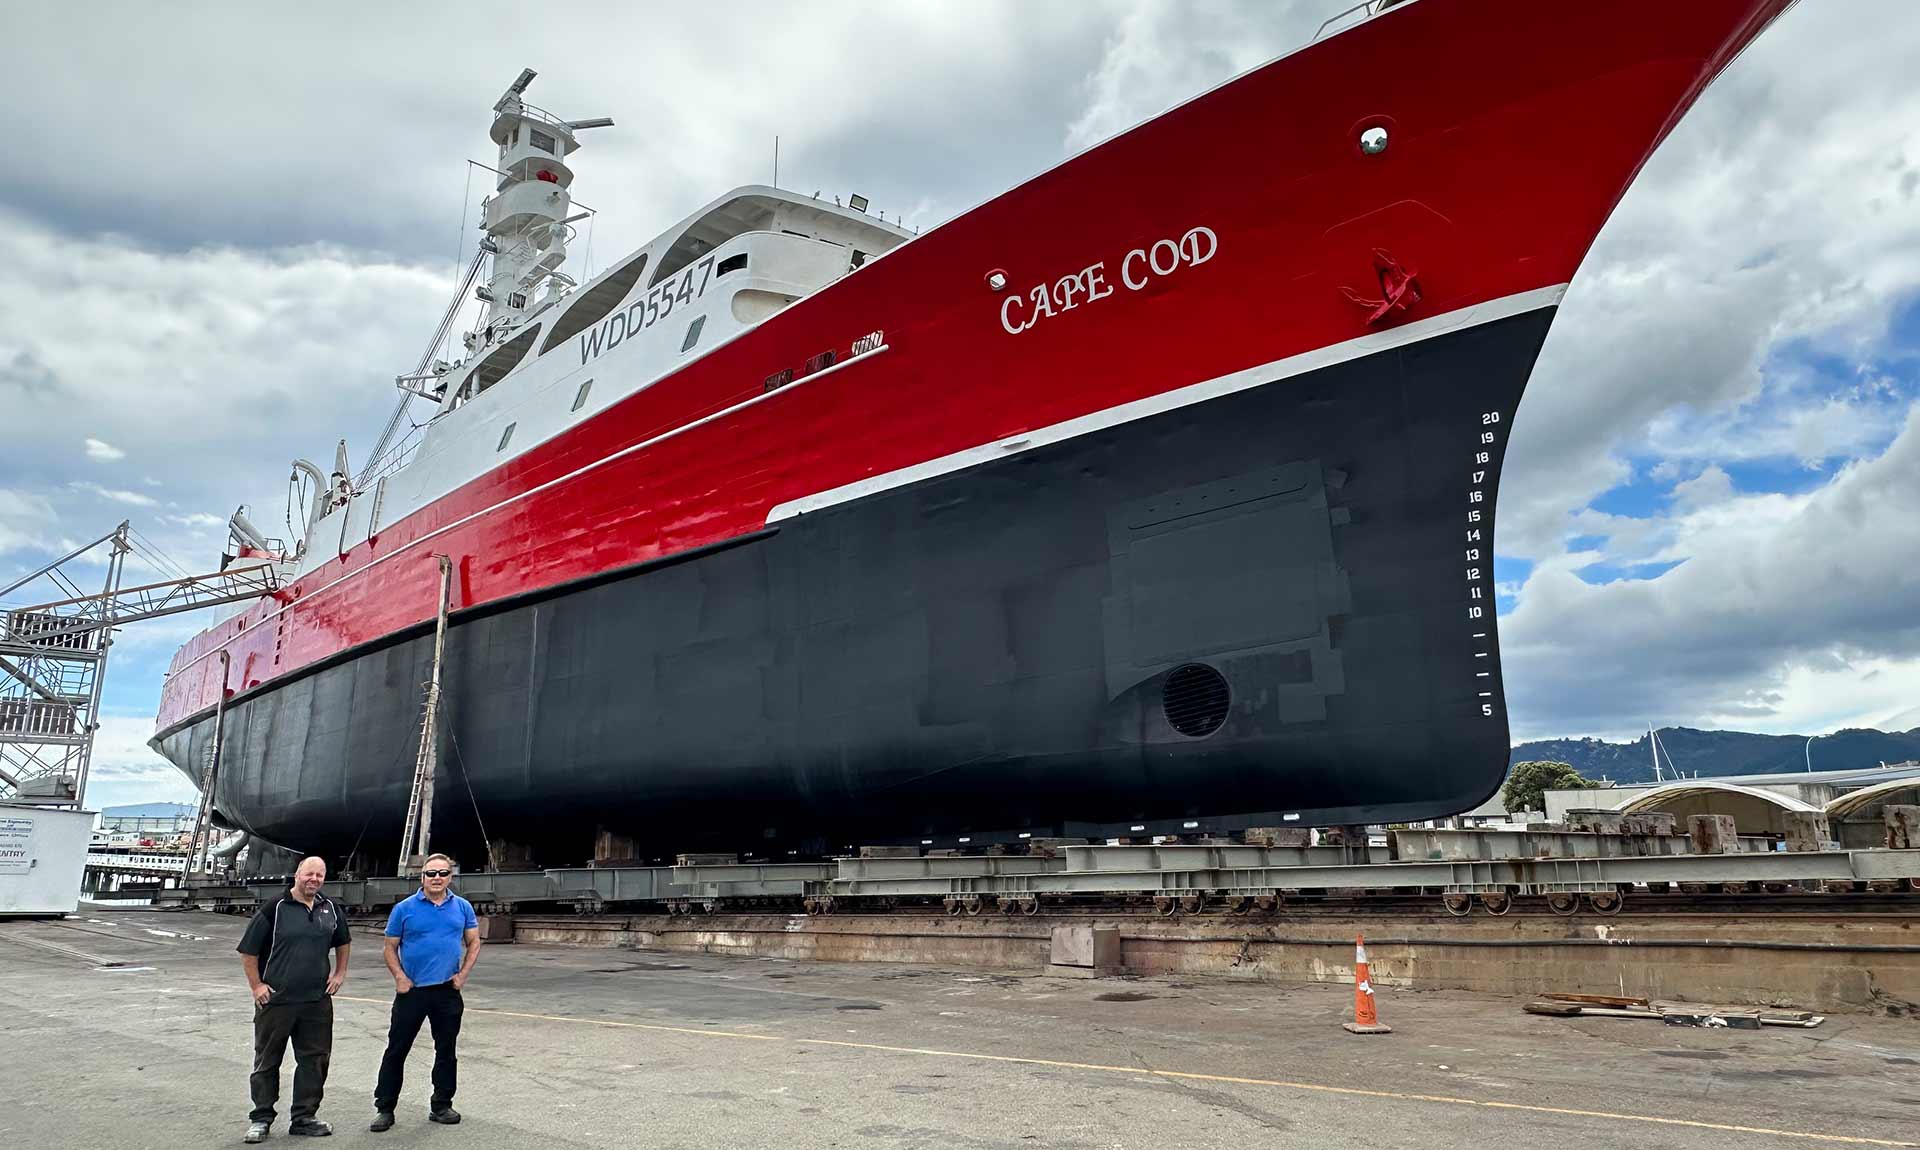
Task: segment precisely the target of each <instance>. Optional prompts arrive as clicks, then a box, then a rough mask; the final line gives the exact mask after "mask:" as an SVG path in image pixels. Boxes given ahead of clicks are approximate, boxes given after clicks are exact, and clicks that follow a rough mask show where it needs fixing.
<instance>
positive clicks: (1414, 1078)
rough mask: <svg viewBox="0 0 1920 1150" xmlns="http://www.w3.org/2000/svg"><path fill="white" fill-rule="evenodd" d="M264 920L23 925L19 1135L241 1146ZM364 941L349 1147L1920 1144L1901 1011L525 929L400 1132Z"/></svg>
mask: <svg viewBox="0 0 1920 1150" xmlns="http://www.w3.org/2000/svg"><path fill="white" fill-rule="evenodd" d="M243 925H244V924H243V921H242V920H240V919H238V918H233V917H224V916H218V915H209V914H198V913H165V912H154V911H89V912H88V913H86V914H84V915H82V916H81V917H79V918H76V919H69V920H66V921H64V922H58V923H6V924H0V1070H3V1072H4V1079H0V1081H4V1083H5V1101H4V1105H0V1146H7V1147H21V1148H31V1150H43V1148H46V1150H52V1148H65V1147H89V1148H92V1147H100V1148H108V1147H111V1148H114V1150H142V1148H146V1147H155V1148H158V1147H178V1146H223V1145H229V1144H238V1142H239V1135H240V1133H241V1131H242V1129H243V1128H244V1126H245V1113H246V1109H247V1099H246V1075H247V1068H248V1066H247V1064H248V1052H249V1051H248V1046H249V1033H250V1028H249V1016H250V1012H251V1007H250V1004H249V1001H248V997H247V994H246V989H245V985H244V982H243V980H242V979H241V976H240V972H239V963H238V961H237V959H236V957H235V955H234V953H233V944H234V942H235V941H236V940H237V939H238V937H239V933H240V930H241V928H242V926H243ZM357 940H358V941H357V945H356V954H355V956H354V962H353V971H352V976H351V978H350V980H349V982H348V984H347V986H346V988H345V990H344V991H343V992H342V994H341V996H340V998H339V1000H338V1001H337V1005H336V1034H335V1045H334V1057H333V1067H332V1074H331V1078H330V1080H329V1083H328V1095H327V1102H326V1104H325V1105H324V1106H323V1108H322V1111H321V1115H322V1117H325V1118H328V1119H330V1120H331V1121H332V1122H334V1123H335V1126H336V1129H337V1130H338V1134H337V1135H336V1137H335V1139H334V1140H333V1141H332V1142H330V1143H326V1145H337V1146H346V1145H353V1146H385V1147H418V1146H438V1147H456V1146H458V1147H468V1148H472V1150H492V1148H505V1147H524V1146H541V1147H562V1148H572V1147H599V1146H635V1147H655V1146H659V1147H679V1146H685V1147H729V1148H731V1147H762V1146H764V1147H779V1148H780V1150H814V1148H826V1147H839V1148H846V1150H869V1148H872V1150H882V1148H891V1147H916V1148H917V1147H925V1148H929V1150H931V1148H935V1147H938V1148H941V1150H950V1148H951V1150H973V1148H985V1147H1033V1146H1040V1147H1062V1148H1083V1147H1084V1148H1089V1150H1091V1148H1096V1147H1097V1148H1100V1150H1109V1148H1131V1147H1141V1148H1151V1150H1164V1148H1167V1147H1234V1148H1236V1150H1239V1148H1243V1147H1246V1146H1249V1145H1275V1146H1313V1147H1316V1148H1318V1147H1349V1146H1350V1147H1380V1146H1415V1145H1418V1146H1422V1147H1432V1148H1449V1147H1473V1148H1475V1150H1480V1148H1483V1147H1485V1146H1488V1145H1503V1144H1504V1145H1535V1146H1539V1145H1561V1146H1580V1147H1636V1148H1637V1147H1648V1146H1662V1147H1668V1146H1670V1147H1701V1148H1704V1147H1740V1148H1742V1150H1750V1148H1756V1147H1776V1146H1777V1147H1788V1146H1801V1147H1806V1146H1863V1145H1864V1146H1920V1021H1915V1020H1913V1019H1912V1018H1909V1017H1890V1016H1888V1015H1887V1014H1885V1013H1874V1012H1853V1013H1846V1014H1839V1015H1835V1016H1832V1017H1830V1018H1829V1019H1828V1021H1827V1022H1826V1024H1825V1025H1823V1026H1821V1027H1820V1028H1818V1029H1815V1030H1808V1031H1799V1030H1771V1029H1769V1030H1762V1031H1757V1032H1755V1031H1727V1030H1714V1031H1706V1030H1693V1029H1678V1028H1671V1027H1666V1026H1662V1025H1661V1024H1659V1023H1657V1022H1649V1021H1640V1020H1626V1019H1606V1018H1578V1019H1556V1018H1544V1017H1538V1016H1533V1015H1528V1014H1525V1013H1523V1012H1522V1011H1521V1009H1520V1007H1521V1003H1522V1001H1524V1000H1523V999H1520V998H1515V997H1510V996H1497V995H1490V994H1484V993H1471V992H1459V991H1425V992H1422V991H1413V990H1395V989H1391V988H1389V989H1386V990H1384V991H1383V992H1382V995H1381V1000H1380V1003H1381V1005H1380V1009H1381V1014H1382V1017H1383V1020H1384V1021H1386V1022H1389V1023H1391V1024H1392V1025H1393V1026H1394V1028H1395V1032H1394V1033H1393V1034H1392V1035H1387V1036H1369V1037H1356V1036H1352V1035H1348V1034H1345V1033H1344V1032H1343V1031H1341V1029H1340V1022H1341V1020H1342V1018H1343V1017H1344V1016H1345V1015H1346V1013H1347V1012H1348V1010H1349V1009H1350V1005H1351V1000H1352V994H1351V989H1350V988H1349V987H1345V986H1338V985H1324V984H1319V985H1316V984H1311V983H1308V984H1297V985H1293V984H1275V983H1271V982H1260V981H1252V980H1244V979H1240V980H1236V979H1226V978H1220V977H1214V976H1199V975H1171V976H1161V977H1141V978H1128V979H1113V978H1108V979H1087V980H1080V979H1059V978H1050V977H1045V976H1039V975H1011V974H1003V973H996V972H993V971H991V970H988V969H983V968H978V967H971V968H960V967H936V966H924V965H906V964H839V963H823V962H796V961H790V960H785V959H778V958H768V957H745V956H734V955H713V954H680V953H666V952H658V951H641V950H631V949H619V948H582V947H568V946H560V945H554V944H529V943H526V942H518V943H514V944H511V945H498V946H489V947H488V948H487V950H486V951H485V952H484V953H483V955H482V957H481V960H480V966H479V969H478V972H477V974H476V975H475V978H474V980H473V982H472V983H471V984H470V985H469V987H468V991H467V1004H468V1012H467V1017H466V1024H465V1031H464V1033H463V1036H462V1043H461V1093H460V1097H459V1099H458V1104H459V1107H460V1109H461V1110H462V1111H463V1112H464V1113H465V1114H466V1122H465V1123H463V1124H462V1125H460V1126H458V1127H437V1126H430V1125H428V1124H427V1123H426V1121H425V1097H426V1095H425V1079H426V1072H427V1065H428V1057H429V1056H428V1043H427V1041H426V1040H425V1037H424V1035H423V1037H422V1041H421V1043H420V1046H419V1047H418V1048H417V1049H416V1051H415V1056H414V1059H413V1062H412V1064H411V1065H410V1067H409V1083H408V1093H407V1096H406V1098H405V1100H404V1102H403V1104H402V1107H401V1112H400V1125H399V1126H398V1127H396V1129H394V1130H393V1131H391V1132H388V1133H386V1134H372V1133H369V1132H368V1131H367V1130H366V1129H365V1119H366V1118H367V1117H368V1116H369V1109H370V1106H369V1092H370V1089H371V1084H372V1081H373V1073H374V1069H375V1066H376V1064H377V1061H378V1058H379V1054H380V1050H381V1045H382V1041H383V1036H384V1031H385V1022H386V1011H387V1006H388V1003H389V1001H390V997H391V984H390V982H389V981H388V980H387V978H386V977H385V976H384V974H383V973H382V972H380V970H379V966H378V945H379V942H378V936H377V934H374V933H371V932H368V931H365V930H361V931H360V932H358V934H357ZM114 963H117V964H119V965H109V964H114ZM290 1069H291V1064H290V1063H289V1070H290ZM286 1096H287V1091H286V1089H284V1088H283V1093H282V1099H283V1104H284V1099H285V1098H286ZM284 1130H285V1127H284V1118H283V1119H282V1125H280V1126H279V1127H277V1128H276V1131H275V1139H274V1141H275V1142H276V1143H277V1142H279V1141H280V1140H281V1139H283V1138H284V1137H285V1133H284Z"/></svg>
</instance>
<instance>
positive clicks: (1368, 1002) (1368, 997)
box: [1341, 936, 1393, 1034]
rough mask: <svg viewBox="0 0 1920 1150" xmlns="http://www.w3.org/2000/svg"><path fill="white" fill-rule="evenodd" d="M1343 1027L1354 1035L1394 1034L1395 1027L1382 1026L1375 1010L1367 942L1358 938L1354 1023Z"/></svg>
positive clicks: (1355, 964) (1354, 944) (1356, 946)
mask: <svg viewBox="0 0 1920 1150" xmlns="http://www.w3.org/2000/svg"><path fill="white" fill-rule="evenodd" d="M1341 1027H1342V1028H1343V1029H1345V1030H1348V1031H1350V1032H1352V1033H1354V1034H1392V1033H1393V1027H1391V1026H1383V1025H1381V1023H1380V1016H1379V1015H1378V1014H1377V1013H1375V1011H1374V1009H1373V980H1372V979H1371V978H1370V977H1368V975H1367V940H1366V939H1364V938H1360V937H1358V936H1356V937H1355V938H1354V940H1353V1021H1352V1022H1343V1023H1341Z"/></svg>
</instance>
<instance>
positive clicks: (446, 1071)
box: [373, 982, 466, 1110]
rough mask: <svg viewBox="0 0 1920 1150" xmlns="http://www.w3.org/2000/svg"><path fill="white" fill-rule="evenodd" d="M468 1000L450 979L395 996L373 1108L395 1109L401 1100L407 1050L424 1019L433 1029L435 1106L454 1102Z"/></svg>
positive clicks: (375, 1088) (411, 1048)
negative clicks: (458, 1043)
mask: <svg viewBox="0 0 1920 1150" xmlns="http://www.w3.org/2000/svg"><path fill="white" fill-rule="evenodd" d="M465 1012H466V1003H465V1002H464V1001H463V1000H462V999H461V997H460V991H459V990H458V989H457V988H456V987H455V986H454V985H453V983H451V982H443V983H441V984H440V985H438V986H416V987H414V988H413V989H412V990H409V991H408V992H406V993H405V994H396V995H394V996H393V1017H392V1021H391V1023H390V1024H389V1025H388V1027H387V1052H386V1054H384V1055H382V1056H381V1058H380V1082H379V1084H378V1085H376V1086H375V1087H374V1088H373V1108H374V1109H375V1110H392V1109H393V1108H394V1106H395V1105H396V1104H397V1103H398V1102H399V1101H400V1087H401V1085H402V1084H403V1083H404V1082H405V1080H406V1073H407V1054H408V1053H409V1052H410V1051H412V1050H413V1040H414V1039H415V1038H416V1037H418V1036H419V1034H420V1024H421V1023H422V1022H425V1023H427V1024H428V1026H429V1027H431V1028H432V1030H433V1099H432V1101H431V1103H430V1105H431V1106H432V1108H433V1109H435V1110H440V1109H444V1108H445V1107H447V1106H450V1105H452V1104H453V1092H454V1089H455V1087H456V1086H457V1085H458V1077H457V1072H458V1062H457V1059H456V1058H455V1057H454V1052H453V1046H454V1041H455V1040H456V1039H458V1038H459V1037H460V1016H461V1015H462V1014H463V1013H465Z"/></svg>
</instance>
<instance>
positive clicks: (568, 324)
mask: <svg viewBox="0 0 1920 1150" xmlns="http://www.w3.org/2000/svg"><path fill="white" fill-rule="evenodd" d="M646 270H647V253H645V252H641V253H640V254H639V255H637V256H635V257H633V258H632V259H630V260H628V261H627V262H626V263H624V264H621V265H620V266H619V267H617V268H615V269H614V270H613V271H611V272H608V273H607V274H606V275H605V276H603V277H601V279H600V280H599V281H598V282H597V283H592V284H589V285H587V287H585V288H584V289H582V290H581V291H580V292H579V293H578V294H576V295H575V296H574V299H573V302H572V303H571V304H569V305H567V310H566V311H563V312H561V313H560V318H559V319H557V320H555V321H554V323H553V328H552V331H551V333H550V334H549V335H548V336H547V341H546V342H545V343H544V344H542V345H541V346H540V354H541V355H545V354H546V353H548V352H550V351H552V350H553V349H554V348H555V347H558V346H559V345H560V344H563V343H565V342H567V341H568V340H570V339H572V338H573V337H574V336H576V335H579V334H580V333H581V332H583V331H585V330H587V329H588V328H590V327H592V326H593V325H594V324H596V323H599V322H600V321H601V320H603V319H605V318H607V316H608V314H610V313H611V312H612V311H613V309H614V308H615V307H616V306H617V305H618V304H619V303H620V301H621V300H623V299H626V298H627V293H628V292H630V291H632V290H633V285H634V284H637V283H639V282H640V274H641V273H642V272H644V271H646Z"/></svg>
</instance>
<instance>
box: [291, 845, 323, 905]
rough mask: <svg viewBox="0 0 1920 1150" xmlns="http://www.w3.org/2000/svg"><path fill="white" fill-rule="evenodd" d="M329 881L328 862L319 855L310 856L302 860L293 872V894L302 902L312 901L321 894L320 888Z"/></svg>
mask: <svg viewBox="0 0 1920 1150" xmlns="http://www.w3.org/2000/svg"><path fill="white" fill-rule="evenodd" d="M326 881H327V860H326V859H323V858H321V857H320V856H319V855H308V856H307V857H306V858H303V859H301V860H300V865H299V866H298V867H295V868H294V871H293V893H294V894H295V896H297V897H298V898H299V899H301V901H303V902H306V901H311V900H312V899H313V896H314V895H316V894H319V893H320V887H321V886H322V885H323V884H325V883H326Z"/></svg>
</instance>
